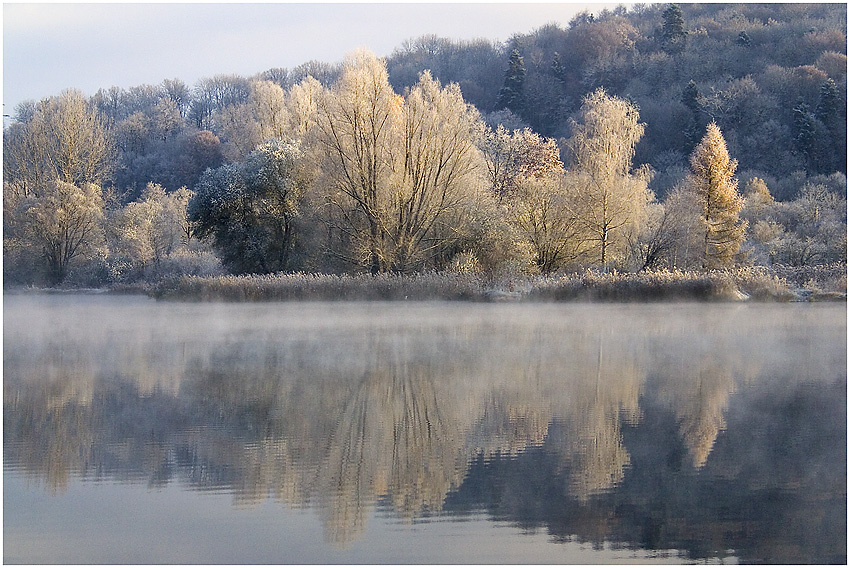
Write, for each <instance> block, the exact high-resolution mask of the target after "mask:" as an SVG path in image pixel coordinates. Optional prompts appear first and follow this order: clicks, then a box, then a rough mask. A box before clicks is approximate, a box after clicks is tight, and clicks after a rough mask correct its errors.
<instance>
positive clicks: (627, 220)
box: [568, 88, 652, 265]
mask: <svg viewBox="0 0 850 568" xmlns="http://www.w3.org/2000/svg"><path fill="white" fill-rule="evenodd" d="M578 118H579V120H578V121H573V123H572V129H573V135H572V136H571V138H570V139H569V141H568V145H569V150H570V155H571V168H570V171H569V174H568V176H569V177H570V178H571V183H570V185H571V186H572V187H573V188H574V189H575V191H574V192H573V195H572V197H571V199H570V200H569V203H570V208H571V209H572V214H573V215H574V216H575V218H576V219H577V220H578V222H579V224H580V225H581V226H583V227H584V231H585V233H586V237H585V239H586V241H587V243H588V245H589V247H590V250H589V251H588V252H589V254H590V255H591V258H595V259H596V261H598V262H599V264H602V265H605V264H606V263H608V262H610V261H611V260H614V259H615V258H616V257H617V255H623V254H624V253H625V252H626V250H627V248H628V246H627V245H628V241H629V236H630V235H631V234H633V233H635V232H636V231H637V230H638V228H639V226H640V223H641V222H642V220H643V218H644V217H645V215H646V206H647V204H648V203H649V202H650V201H651V200H652V193H651V192H650V191H649V189H648V187H647V183H648V181H649V180H648V175H647V174H646V172H645V170H638V171H636V172H635V171H632V159H633V158H634V154H635V145H636V144H637V143H638V141H639V140H640V138H641V136H643V131H644V125H643V124H641V123H639V122H638V118H639V117H638V110H637V108H635V107H634V105H632V104H630V103H629V102H627V101H625V100H623V99H619V98H617V97H613V96H609V95H607V94H606V93H605V91H604V90H603V89H601V88H600V89H597V90H596V91H595V92H593V93H591V94H590V95H588V96H587V97H586V98H585V100H584V104H583V105H582V107H581V110H580V111H579V117H578Z"/></svg>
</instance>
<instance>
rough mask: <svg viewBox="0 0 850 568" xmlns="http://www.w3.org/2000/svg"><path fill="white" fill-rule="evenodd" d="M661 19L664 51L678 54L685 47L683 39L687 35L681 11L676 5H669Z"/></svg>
mask: <svg viewBox="0 0 850 568" xmlns="http://www.w3.org/2000/svg"><path fill="white" fill-rule="evenodd" d="M663 17H664V24H663V25H662V26H661V40H662V44H663V46H664V50H665V51H667V52H669V53H676V52H679V51H681V50H682V49H683V48H684V47H685V37H686V36H687V35H688V32H687V30H685V18H684V16H682V9H681V8H679V6H678V5H676V4H670V7H669V8H667V9H666V10H664V13H663Z"/></svg>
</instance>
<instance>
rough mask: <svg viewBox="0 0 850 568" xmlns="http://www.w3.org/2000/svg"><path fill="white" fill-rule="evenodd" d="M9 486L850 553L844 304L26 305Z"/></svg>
mask: <svg viewBox="0 0 850 568" xmlns="http://www.w3.org/2000/svg"><path fill="white" fill-rule="evenodd" d="M4 310H5V313H4V336H5V337H4V383H3V389H4V391H3V393H4V394H3V407H4V422H3V428H4V447H3V449H4V468H5V470H6V471H7V472H12V473H15V474H23V475H26V476H28V477H30V478H31V479H35V480H38V481H40V482H42V483H43V484H44V485H45V488H46V489H47V490H48V491H50V492H60V493H61V492H62V491H63V489H64V488H65V487H66V486H67V484H68V482H69V480H70V479H73V478H82V479H87V480H111V481H118V482H134V483H138V482H146V483H148V484H149V485H150V486H153V487H161V486H164V485H168V484H182V485H184V486H186V487H189V488H191V489H193V490H197V491H215V492H222V491H224V492H227V493H229V494H231V495H232V496H233V500H234V503H235V505H236V506H238V507H252V506H256V505H257V504H259V503H262V502H265V501H267V500H269V499H273V500H276V501H278V502H280V503H281V504H282V505H283V506H286V507H290V508H305V509H311V510H315V511H316V512H317V513H318V515H319V516H320V518H321V520H322V524H323V526H324V530H325V538H326V540H327V541H329V542H332V543H336V544H337V545H339V546H345V545H347V544H350V543H352V542H354V541H356V540H357V539H360V538H363V535H364V531H365V529H366V526H367V522H368V520H369V518H370V515H371V514H372V512H373V511H374V510H375V509H376V508H388V509H390V510H392V511H393V512H394V514H395V515H396V516H398V517H399V518H401V519H403V520H407V521H408V522H409V521H412V520H414V519H416V518H419V517H423V516H431V515H443V516H446V515H448V516H457V515H463V514H464V513H465V512H466V511H472V510H484V511H487V512H488V513H489V514H491V515H492V516H493V518H496V519H503V520H508V521H511V522H513V523H516V524H518V525H519V526H524V527H529V528H535V527H545V528H546V529H547V530H548V531H549V532H550V534H552V535H553V536H554V537H555V538H561V539H565V540H570V539H578V540H581V541H587V542H592V543H598V544H599V545H600V546H601V545H602V543H605V542H619V543H623V544H624V545H626V546H631V547H636V548H645V549H650V550H659V549H671V548H677V549H681V550H687V551H688V554H690V555H691V556H693V557H694V558H711V557H716V556H718V555H719V556H723V555H724V554H727V551H729V550H735V551H736V554H737V555H738V556H740V557H742V558H744V559H745V560H750V561H779V562H783V563H788V562H813V561H816V562H830V561H843V559H845V558H846V315H845V311H844V307H843V306H842V307H833V306H758V305H754V306H750V305H748V306H733V305H712V306H700V305H673V306H581V305H570V306H533V305H532V306H513V305H506V306H480V305H478V306H476V305H469V306H465V305H460V306H459V305H448V304H412V305H411V304H403V305H402V304H344V305H339V304H307V305H298V304H282V305H250V306H242V305H212V306H210V305H184V304H176V305H175V304H153V303H150V302H148V301H146V300H144V299H138V298H114V297H98V298H63V299H61V300H60V299H57V298H43V297H27V296H11V297H7V298H5V306H4Z"/></svg>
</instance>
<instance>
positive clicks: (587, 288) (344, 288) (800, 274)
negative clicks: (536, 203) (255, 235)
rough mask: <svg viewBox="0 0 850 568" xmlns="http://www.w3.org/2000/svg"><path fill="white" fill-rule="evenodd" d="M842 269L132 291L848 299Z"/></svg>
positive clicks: (172, 285)
mask: <svg viewBox="0 0 850 568" xmlns="http://www.w3.org/2000/svg"><path fill="white" fill-rule="evenodd" d="M844 290H846V268H845V266H844V265H832V266H818V267H807V268H800V267H797V268H793V267H780V266H776V267H772V268H766V267H742V268H737V269H734V270H715V271H679V270H672V271H671V270H657V271H643V272H639V273H629V272H616V271H612V272H599V271H593V270H586V271H585V272H580V273H571V274H563V275H536V276H528V275H525V276H522V275H519V276H511V277H504V276H503V277H500V278H487V277H484V276H482V275H478V274H473V273H469V272H467V273H446V272H442V273H437V272H429V273H422V274H415V275H402V274H390V273H384V274H378V275H370V274H359V275H333V274H304V273H288V274H283V273H279V274H271V275H262V276H261V275H246V276H234V275H227V276H217V277H213V276H208V277H202V276H181V277H176V278H171V279H167V280H162V281H160V282H159V283H158V284H157V285H155V286H153V287H147V288H144V289H138V288H130V289H129V290H128V291H143V292H146V293H148V294H150V295H152V296H153V297H156V298H158V299H165V300H197V301H231V302H249V301H291V300H307V301H326V300H359V301H372V300H383V301H396V300H449V301H453V300H462V301H475V302H501V301H661V300H697V301H742V300H750V301H780V302H787V301H830V300H846V292H844Z"/></svg>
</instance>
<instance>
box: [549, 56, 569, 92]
mask: <svg viewBox="0 0 850 568" xmlns="http://www.w3.org/2000/svg"><path fill="white" fill-rule="evenodd" d="M552 75H554V76H555V78H556V79H557V80H558V82H559V83H561V84H562V85H563V84H564V83H566V80H567V70H566V69H564V65H563V63H561V54H560V53H558V52H557V51H556V52H555V55H554V56H553V57H552Z"/></svg>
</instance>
